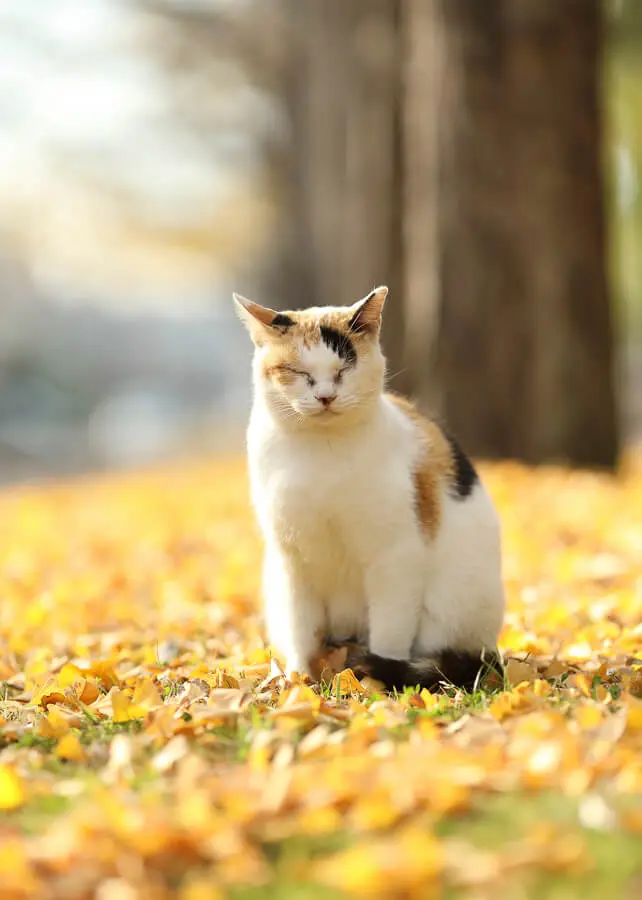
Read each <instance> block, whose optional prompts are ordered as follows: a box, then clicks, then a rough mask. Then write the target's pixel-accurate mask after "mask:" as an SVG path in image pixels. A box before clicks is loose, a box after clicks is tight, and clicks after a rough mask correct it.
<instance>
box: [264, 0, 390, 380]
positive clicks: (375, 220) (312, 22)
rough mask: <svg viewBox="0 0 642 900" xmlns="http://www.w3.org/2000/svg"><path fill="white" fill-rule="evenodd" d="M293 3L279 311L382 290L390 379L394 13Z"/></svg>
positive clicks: (331, 3)
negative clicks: (285, 273) (286, 225)
mask: <svg viewBox="0 0 642 900" xmlns="http://www.w3.org/2000/svg"><path fill="white" fill-rule="evenodd" d="M401 2H402V0H366V2H364V0H321V2H320V0H291V2H289V3H288V4H287V5H286V9H287V10H288V11H289V16H290V21H291V22H292V23H293V27H294V29H295V32H294V34H295V41H294V50H293V53H294V54H295V59H296V60H297V62H296V63H295V64H294V65H293V66H292V69H291V74H290V82H289V85H288V88H287V98H288V105H289V109H290V115H291V122H292V140H293V155H292V165H291V167H290V169H289V172H288V174H289V177H290V180H291V182H292V183H293V184H294V186H295V190H294V191H293V192H292V194H291V195H290V198H289V211H290V213H291V215H292V219H293V221H294V223H295V227H294V232H293V233H292V235H291V237H292V239H293V242H294V246H295V248H296V249H295V251H294V253H292V252H290V258H292V257H293V256H294V257H295V258H297V259H298V260H299V271H300V272H301V273H302V275H303V281H302V282H299V283H296V282H294V283H290V284H289V285H284V286H283V290H282V292H281V293H282V295H285V296H287V300H286V301H285V302H284V303H283V304H282V305H283V306H293V307H295V308H296V307H297V306H305V305H311V304H339V305H340V304H346V303H351V302H354V301H355V300H358V299H359V298H360V297H362V296H364V295H365V294H366V293H367V292H368V291H369V290H370V289H371V288H372V287H374V286H375V285H377V284H382V283H385V284H387V285H388V286H389V287H390V291H391V294H390V303H389V309H388V310H387V312H386V325H385V333H384V335H385V336H384V340H385V343H386V349H387V351H388V354H389V356H390V358H391V366H392V369H393V371H394V370H395V368H399V359H400V357H401V350H402V343H403V326H402V324H401V323H402V321H403V303H402V291H401V202H402V200H401V171H400V166H401V147H400V143H399V141H400V137H401V129H400V127H399V122H398V117H399V114H400V109H401V104H400V78H401V57H400V39H399V33H400V32H399V25H400V8H401V7H400V4H401Z"/></svg>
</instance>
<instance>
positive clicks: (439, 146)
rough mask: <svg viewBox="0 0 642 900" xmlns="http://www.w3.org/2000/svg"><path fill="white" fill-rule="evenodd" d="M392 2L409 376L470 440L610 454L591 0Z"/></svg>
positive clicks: (477, 449) (585, 457)
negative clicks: (402, 25) (397, 27)
mask: <svg viewBox="0 0 642 900" xmlns="http://www.w3.org/2000/svg"><path fill="white" fill-rule="evenodd" d="M406 13H407V17H408V18H407V21H406V34H407V35H408V57H407V65H408V73H409V74H408V93H407V105H406V118H405V122H406V131H407V134H406V138H405V142H406V146H407V159H406V179H407V185H406V198H407V203H406V216H405V235H406V242H405V245H406V251H407V253H406V257H405V272H404V280H405V283H406V284H407V302H408V310H407V326H406V328H407V348H406V349H407V353H408V357H407V364H408V366H409V377H410V378H411V381H412V382H414V385H415V388H416V389H418V394H419V396H420V398H421V399H422V400H423V402H424V403H431V404H433V405H434V404H436V405H437V406H438V407H439V408H440V410H441V411H442V412H443V414H444V416H445V418H446V420H447V421H448V423H449V425H450V426H451V427H452V429H453V431H454V432H455V433H457V434H458V435H459V436H460V437H461V440H462V442H463V443H464V445H465V446H466V447H467V448H468V449H469V451H470V452H471V453H474V454H477V455H480V456H487V457H500V456H509V457H516V458H520V459H524V460H527V461H531V462H539V461H543V460H568V461H571V462H573V463H577V464H581V465H600V466H612V465H613V464H614V462H615V460H616V457H617V451H618V439H617V425H616V420H617V416H616V408H615V399H614V396H615V392H614V384H613V358H612V352H613V351H612V348H613V335H612V324H611V319H610V307H609V297H608V290H607V281H606V256H605V249H606V248H605V217H604V206H603V199H602V198H603V188H602V167H601V159H600V153H601V144H602V130H601V110H600V62H601V51H602V22H601V3H600V2H598V0H493V2H492V3H489V2H488V0H430V2H424V3H413V2H409V3H408V4H407V6H406ZM422 106H423V110H424V115H423V120H422ZM431 265H434V270H433V271H430V267H431ZM425 335H429V337H428V342H427V343H425V337H424V336H425ZM431 338H432V340H431Z"/></svg>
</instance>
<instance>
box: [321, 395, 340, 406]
mask: <svg viewBox="0 0 642 900" xmlns="http://www.w3.org/2000/svg"><path fill="white" fill-rule="evenodd" d="M336 399H337V395H336V394H317V400H318V401H319V402H320V403H322V404H323V406H325V408H326V409H327V408H328V407H329V406H330V404H331V403H333V402H334V401H335V400H336Z"/></svg>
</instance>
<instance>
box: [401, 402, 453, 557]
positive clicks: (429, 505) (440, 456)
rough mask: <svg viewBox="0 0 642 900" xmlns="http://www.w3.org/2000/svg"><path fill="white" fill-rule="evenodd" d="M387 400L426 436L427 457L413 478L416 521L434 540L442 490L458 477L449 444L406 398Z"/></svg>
mask: <svg viewBox="0 0 642 900" xmlns="http://www.w3.org/2000/svg"><path fill="white" fill-rule="evenodd" d="M386 396H387V397H388V399H389V400H391V401H392V402H393V403H394V404H395V406H396V407H397V408H398V409H400V410H402V412H404V413H405V414H406V415H407V416H408V418H409V419H411V420H412V421H413V422H414V423H415V425H417V427H418V428H420V429H421V431H422V433H423V435H424V438H425V449H424V454H423V456H422V458H421V460H420V462H419V465H418V466H417V469H416V470H415V471H414V472H413V475H412V477H413V482H414V486H415V506H416V510H417V518H418V520H419V523H420V525H421V527H422V529H423V530H424V531H425V532H426V533H427V534H428V535H429V536H430V537H431V538H433V539H434V538H435V537H436V535H437V532H438V531H439V524H440V522H441V490H440V488H441V486H442V485H443V483H444V481H446V482H450V481H451V480H452V478H453V477H454V474H455V463H454V460H453V455H452V449H451V446H450V442H449V441H448V439H447V437H446V436H445V434H444V433H443V431H442V430H441V428H440V427H439V425H437V423H436V422H433V421H432V420H431V419H426V418H425V417H424V416H422V415H421V413H419V412H418V411H417V410H416V409H415V407H414V406H413V405H412V403H411V402H410V401H409V400H406V398H405V397H399V396H397V395H396V394H387V395H386Z"/></svg>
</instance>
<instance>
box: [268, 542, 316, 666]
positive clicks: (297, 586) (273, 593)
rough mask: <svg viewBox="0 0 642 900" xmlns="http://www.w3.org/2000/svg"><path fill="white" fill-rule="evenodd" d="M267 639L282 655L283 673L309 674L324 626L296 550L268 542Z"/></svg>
mask: <svg viewBox="0 0 642 900" xmlns="http://www.w3.org/2000/svg"><path fill="white" fill-rule="evenodd" d="M263 596H264V602H265V624H266V629H267V634H268V640H269V642H270V644H272V645H273V646H274V647H275V648H276V649H277V650H278V651H280V652H281V653H282V654H283V655H284V657H285V666H286V670H285V671H286V675H288V676H291V675H292V673H293V672H299V673H300V674H309V673H310V668H311V664H312V660H313V659H314V658H315V656H316V655H317V653H318V651H319V648H320V645H321V637H322V633H323V628H324V610H323V605H322V603H321V602H320V600H319V598H318V596H317V594H316V591H315V589H314V584H313V583H312V579H310V578H309V577H307V574H306V569H305V566H304V565H303V564H302V562H301V560H300V559H299V558H298V557H297V555H296V552H292V551H291V550H289V549H288V550H286V551H283V550H282V549H281V548H280V547H279V546H278V545H271V546H270V545H268V547H267V548H266V554H265V563H264V569H263Z"/></svg>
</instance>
